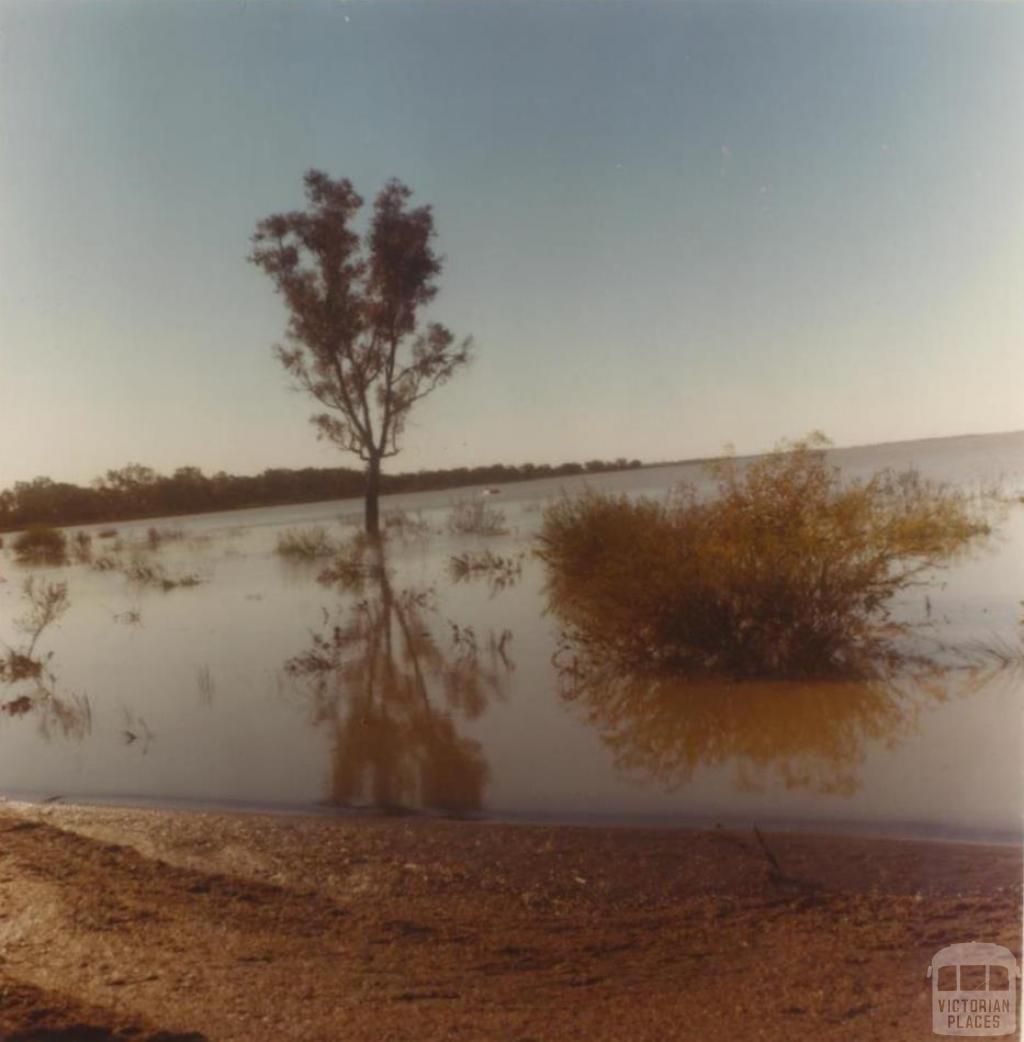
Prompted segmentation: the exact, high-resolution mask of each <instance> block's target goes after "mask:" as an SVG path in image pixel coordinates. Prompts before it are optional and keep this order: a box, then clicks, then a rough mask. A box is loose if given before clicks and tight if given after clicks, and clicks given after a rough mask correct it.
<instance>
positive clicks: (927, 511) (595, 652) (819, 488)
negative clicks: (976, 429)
mask: <svg viewBox="0 0 1024 1042" xmlns="http://www.w3.org/2000/svg"><path fill="white" fill-rule="evenodd" d="M827 444H828V442H827V441H826V440H825V439H824V438H823V437H821V436H820V435H819V436H814V437H812V438H809V439H807V440H805V441H801V442H797V443H796V444H794V445H790V446H782V447H780V448H779V449H777V450H776V451H774V452H772V453H770V454H769V455H767V456H763V457H760V458H758V459H755V460H753V461H751V462H749V463H748V464H746V465H745V466H744V465H741V464H740V463H739V462H738V461H737V460H735V459H733V458H731V457H730V458H726V459H724V460H721V461H718V462H715V463H713V464H710V465H709V468H708V469H709V471H710V474H711V477H712V478H713V479H714V481H715V482H716V484H717V492H716V494H713V495H711V496H704V497H702V496H701V495H700V494H699V493H698V491H697V490H696V489H695V488H694V487H692V486H683V487H681V488H680V489H679V490H678V492H677V493H676V494H675V495H674V496H673V497H672V498H671V499H670V500H668V501H665V502H658V501H654V500H651V499H647V498H641V499H637V500H630V499H628V498H626V497H625V496H612V495H606V494H601V493H598V492H594V491H590V492H587V493H586V494H584V495H583V496H581V497H579V498H576V499H563V500H561V501H559V502H557V503H555V504H553V505H552V506H550V507H549V508H548V509H547V511H546V512H545V514H544V522H543V526H542V530H541V534H540V556H541V558H542V559H543V560H544V561H545V563H546V565H547V569H548V591H549V595H550V599H551V604H552V607H553V609H554V610H555V612H556V613H557V614H558V615H559V617H560V618H561V619H562V621H563V623H564V625H565V629H566V633H567V635H568V637H569V638H570V641H571V643H572V644H573V646H574V647H576V648H578V649H580V650H581V651H583V652H585V653H586V654H587V655H588V656H591V657H599V658H602V659H605V660H606V661H609V662H614V663H616V664H617V665H618V666H620V667H622V668H624V669H627V670H638V671H651V670H653V671H669V672H676V673H687V672H698V673H701V672H717V673H725V674H728V675H732V676H748V677H750V676H760V677H783V676H789V677H799V676H822V675H850V674H864V673H870V672H872V671H873V670H875V669H877V668H878V667H879V666H880V665H881V664H883V663H888V664H892V663H894V662H895V661H896V660H898V659H899V658H900V655H901V652H900V650H899V648H898V646H897V644H896V638H898V637H899V636H901V635H903V634H905V632H906V628H907V627H906V626H905V625H904V624H900V623H897V622H895V621H894V620H893V619H892V616H891V612H892V605H893V600H894V598H895V597H896V595H897V594H899V593H900V592H901V591H903V590H906V589H907V588H908V587H910V586H912V585H915V584H919V583H923V582H927V581H928V579H929V576H930V574H931V573H933V572H934V571H935V570H936V569H938V568H941V567H943V566H944V565H947V564H949V563H950V562H951V561H952V560H953V559H954V558H955V557H956V556H957V555H958V554H960V553H962V552H963V551H965V549H966V548H968V547H969V546H970V545H971V544H973V543H974V542H975V541H977V540H979V539H980V538H982V537H984V536H985V535H987V534H988V533H989V531H990V528H989V525H988V523H987V521H986V518H985V516H984V513H983V511H982V509H981V506H980V505H979V504H978V503H977V502H976V501H972V500H970V499H969V498H968V497H967V496H966V495H964V494H962V493H959V492H957V491H955V490H952V489H950V488H947V487H945V486H941V485H938V484H935V483H933V482H930V481H927V480H925V479H924V478H922V477H921V476H920V474H918V473H917V472H915V471H912V470H910V471H904V472H900V473H896V472H893V471H888V470H886V471H881V472H879V473H877V474H875V475H874V476H873V477H871V478H870V479H868V480H867V481H844V480H843V479H842V477H841V475H840V472H839V469H838V467H835V466H833V465H831V464H830V463H829V462H828V461H827V459H826V456H825V448H826V446H827Z"/></svg>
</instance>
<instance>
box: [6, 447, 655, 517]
mask: <svg viewBox="0 0 1024 1042" xmlns="http://www.w3.org/2000/svg"><path fill="white" fill-rule="evenodd" d="M640 466H642V464H641V463H640V460H626V459H617V460H614V461H605V460H591V461H590V462H588V463H561V464H558V465H557V466H549V465H548V464H533V463H524V464H522V465H521V466H518V467H516V466H505V465H504V464H500V463H498V464H494V465H492V466H489V467H456V468H454V469H451V470H421V471H418V472H416V473H415V474H385V475H382V478H381V492H382V493H384V494H388V493H394V492H420V491H426V490H428V489H444V488H460V487H462V486H465V485H503V484H506V483H508V482H512V481H530V480H533V479H536V478H551V477H564V476H567V475H572V474H597V473H601V472H602V471H609V470H627V469H632V468H635V467H640ZM364 482H365V476H364V474H363V472H362V471H359V470H352V469H349V468H345V467H304V468H303V469H301V470H288V469H285V468H275V469H273V470H265V471H263V473H262V474H256V475H252V476H245V475H239V474H225V473H224V472H223V471H221V472H219V473H217V474H214V475H212V476H210V477H208V476H207V475H205V474H204V473H203V472H202V471H201V470H200V469H199V468H198V467H179V468H178V469H177V470H176V471H175V472H174V473H173V474H172V475H171V476H170V477H167V476H165V475H163V474H158V473H157V472H156V471H155V470H153V469H152V468H150V467H144V466H141V465H140V464H138V463H130V464H128V466H126V467H123V468H122V469H121V470H108V471H107V473H106V475H105V476H104V477H102V478H97V479H96V480H95V481H93V483H92V484H91V485H89V486H86V487H83V486H81V485H72V484H69V483H67V482H63V481H52V480H50V478H36V479H35V480H34V481H19V482H17V483H16V484H15V486H14V487H13V488H9V489H4V490H3V491H2V492H0V531H12V530H18V529H21V528H25V527H27V526H28V525H35V524H47V525H81V524H94V523H101V522H108V521H127V520H131V519H133V518H144V517H163V516H166V515H170V514H200V513H206V512H211V511H215V510H239V509H242V508H245V507H263V506H279V505H282V504H286V503H314V502H317V501H318V500H325V499H355V498H357V497H361V496H362V495H363V488H364Z"/></svg>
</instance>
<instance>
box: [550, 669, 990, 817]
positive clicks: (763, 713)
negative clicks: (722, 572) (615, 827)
mask: <svg viewBox="0 0 1024 1042" xmlns="http://www.w3.org/2000/svg"><path fill="white" fill-rule="evenodd" d="M570 661H571V664H568V663H566V662H563V663H562V665H561V666H560V669H559V672H560V677H561V681H562V688H561V692H562V697H563V698H564V699H565V700H566V701H568V702H571V703H573V704H574V705H576V706H577V707H578V708H579V710H580V711H581V712H582V713H583V714H584V716H585V718H586V720H587V722H588V723H589V724H590V725H591V726H593V727H594V728H596V730H597V731H598V733H599V734H600V736H601V739H602V741H603V742H604V743H605V745H606V746H607V747H608V748H609V749H610V750H611V751H612V753H613V755H614V758H615V763H616V766H617V767H618V768H619V769H620V770H622V771H625V772H627V773H632V774H637V775H642V776H644V777H647V778H654V779H655V780H657V781H659V782H660V783H661V784H663V785H664V786H665V787H666V788H667V789H677V788H681V787H683V786H685V785H686V784H687V783H688V782H689V781H690V780H691V779H692V777H693V775H694V773H695V772H696V771H697V769H698V768H700V767H715V766H718V765H722V764H727V763H732V764H733V765H734V769H735V772H736V773H735V781H736V785H737V787H738V788H740V789H742V790H744V791H759V790H761V789H763V788H766V787H767V786H769V785H772V784H782V785H783V786H784V787H785V788H787V789H804V790H808V791H811V792H815V793H819V794H827V795H837V796H851V795H853V794H854V793H855V792H856V791H857V790H858V789H859V787H860V783H861V775H860V770H861V766H862V763H863V760H864V757H865V753H866V750H867V747H868V745H869V744H870V743H879V742H880V743H884V744H885V745H886V746H887V747H889V748H892V747H894V746H897V745H899V744H901V743H902V742H904V741H905V740H906V739H907V738H909V737H910V736H911V735H913V734H914V732H915V730H916V728H917V724H918V720H919V717H920V714H921V713H922V712H924V711H925V710H926V709H927V708H929V707H931V706H936V705H938V704H940V703H942V702H945V701H947V700H948V699H950V698H951V697H955V696H960V695H966V694H970V693H973V692H976V691H978V690H980V689H981V688H983V687H988V686H989V685H990V684H992V683H993V682H995V681H996V680H997V679H1000V678H1006V677H1007V675H1008V672H1009V671H1008V670H1007V669H1006V668H1005V667H1003V666H1002V665H999V664H996V665H994V666H991V665H990V666H988V667H987V668H986V667H982V666H973V667H972V666H964V667H961V668H958V669H946V670H938V669H936V670H934V671H924V670H922V671H920V672H918V673H916V674H914V675H912V676H911V675H908V676H903V677H899V678H889V679H888V680H881V679H878V680H868V681H864V680H857V681H855V680H851V681H837V680H829V681H821V682H811V681H800V682H796V681H746V680H745V681H735V682H730V681H727V680H712V679H708V678H702V679H692V680H683V679H679V678H674V677H666V676H657V675H653V676H652V675H646V676H642V675H633V676H625V675H622V674H616V673H615V672H614V671H612V670H610V669H607V668H602V667H598V666H597V665H595V664H590V665H588V664H583V663H581V662H580V660H579V659H572V660H570Z"/></svg>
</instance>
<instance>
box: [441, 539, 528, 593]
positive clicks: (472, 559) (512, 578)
mask: <svg viewBox="0 0 1024 1042" xmlns="http://www.w3.org/2000/svg"><path fill="white" fill-rule="evenodd" d="M448 574H449V575H450V576H451V578H452V582H456V583H460V582H469V581H471V580H473V579H484V580H486V582H487V584H488V586H489V587H490V590H491V594H492V595H493V594H496V593H500V592H501V591H502V590H504V589H506V588H507V587H509V586H514V585H515V584H516V583H517V582H518V581H519V578H520V576H521V575H522V574H523V554H521V553H520V554H515V555H511V554H510V555H502V554H496V553H492V551H490V550H484V551H482V552H480V553H468V552H467V553H464V554H453V555H452V556H451V557H449V558H448Z"/></svg>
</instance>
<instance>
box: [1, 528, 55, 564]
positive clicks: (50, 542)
mask: <svg viewBox="0 0 1024 1042" xmlns="http://www.w3.org/2000/svg"><path fill="white" fill-rule="evenodd" d="M11 545H12V547H13V548H14V556H15V557H16V558H17V559H18V560H19V561H20V562H21V563H22V564H64V562H65V561H66V560H67V551H68V539H67V536H66V535H65V534H64V533H63V532H62V531H61V530H60V529H59V528H53V527H51V526H50V525H32V526H30V527H29V528H26V529H25V531H24V532H22V533H21V534H20V535H18V536H17V537H16V538H15V540H14V542H13V543H12V544H11Z"/></svg>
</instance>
